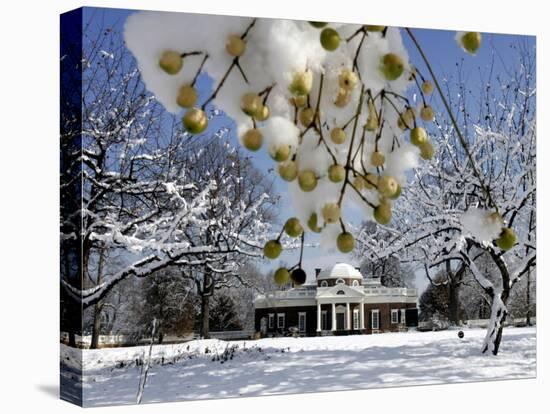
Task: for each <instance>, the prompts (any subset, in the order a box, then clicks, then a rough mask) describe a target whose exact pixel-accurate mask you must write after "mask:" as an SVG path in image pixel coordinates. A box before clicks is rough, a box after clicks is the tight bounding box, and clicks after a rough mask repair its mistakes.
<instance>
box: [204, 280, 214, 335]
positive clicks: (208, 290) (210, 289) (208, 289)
mask: <svg viewBox="0 0 550 414" xmlns="http://www.w3.org/2000/svg"><path fill="white" fill-rule="evenodd" d="M213 293H214V282H213V280H212V275H211V274H210V272H208V271H206V272H205V273H204V282H203V288H202V294H201V336H202V337H203V338H204V339H209V338H210V326H209V325H210V296H212V294H213Z"/></svg>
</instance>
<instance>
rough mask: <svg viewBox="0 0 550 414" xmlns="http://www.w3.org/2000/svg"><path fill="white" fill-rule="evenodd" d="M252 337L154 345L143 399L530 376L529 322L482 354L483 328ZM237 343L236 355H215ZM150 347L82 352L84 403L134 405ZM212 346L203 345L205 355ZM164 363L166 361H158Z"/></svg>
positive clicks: (67, 365) (68, 377) (532, 342)
mask: <svg viewBox="0 0 550 414" xmlns="http://www.w3.org/2000/svg"><path fill="white" fill-rule="evenodd" d="M464 333H465V337H464V338H463V339H459V338H458V337H457V331H456V330H449V331H440V332H407V333H387V334H380V335H354V336H334V337H315V338H274V339H261V340H257V341H231V342H227V341H220V340H197V341H192V342H188V343H186V344H181V345H161V346H155V347H154V348H153V356H154V358H155V363H154V365H153V366H152V367H151V369H150V371H149V376H148V380H147V386H146V388H145V392H144V396H143V402H158V401H175V400H193V399H204V398H220V397H236V396H253V395H268V394H286V393H297V392H313V391H335V390H349V389H365V388H377V387H388V386H403V385H418V384H438V383H446V382H465V381H484V380H495V379H512V378H529V377H534V376H535V375H536V332H535V328H506V329H505V330H504V338H503V342H502V346H501V350H500V353H499V355H498V356H497V357H494V356H488V355H481V354H480V348H481V343H482V340H483V337H484V335H485V330H482V329H471V330H468V329H466V330H464ZM228 346H229V347H232V346H235V347H236V349H235V352H234V353H233V358H232V359H228V360H227V361H223V362H222V361H219V360H215V361H213V360H212V359H213V358H214V357H215V356H216V355H221V354H222V353H223V352H224V350H225V349H226V348H227V347H228ZM146 349H147V347H132V348H115V349H100V350H85V351H83V361H82V363H83V366H84V370H85V375H84V378H83V380H82V387H83V392H84V405H85V406H99V405H109V404H133V403H135V400H136V393H137V388H138V383H139V376H140V367H139V366H136V359H139V358H141V357H142V356H143V355H144V354H145V351H146ZM205 351H208V353H205ZM79 352H80V351H77V350H74V349H71V348H68V347H66V346H62V358H63V361H64V364H62V381H63V386H64V391H63V393H64V394H65V395H67V396H68V397H69V396H70V394H74V393H75V392H78V391H79V388H78V387H79V385H78V384H75V381H74V379H75V378H77V373H76V372H77V371H76V370H75V369H74V366H75V364H76V361H77V360H78V358H79ZM163 359H164V360H163ZM162 362H163V363H164V365H162V364H161V363H162Z"/></svg>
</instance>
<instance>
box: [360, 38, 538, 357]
mask: <svg viewBox="0 0 550 414" xmlns="http://www.w3.org/2000/svg"><path fill="white" fill-rule="evenodd" d="M517 47H518V50H519V53H518V56H519V62H514V63H517V66H515V67H514V68H512V69H510V72H509V73H510V77H509V78H508V79H506V80H503V79H501V78H500V77H498V78H496V79H491V78H489V79H487V81H486V85H487V89H486V90H485V91H484V93H483V94H482V95H481V96H480V97H479V98H478V101H477V105H474V104H470V103H468V102H466V101H465V100H462V101H460V102H459V103H458V107H459V111H458V113H459V114H461V115H462V117H461V118H462V121H461V122H462V123H463V128H462V129H463V130H464V131H467V132H465V133H464V134H461V133H460V130H459V129H458V128H457V127H458V125H457V124H456V121H455V120H454V119H452V118H448V117H446V116H440V117H439V121H438V123H437V127H438V128H437V130H438V133H439V135H440V144H439V148H438V149H437V156H436V157H435V158H434V160H433V161H432V162H431V163H429V164H428V165H426V166H424V167H423V168H421V169H419V170H417V171H416V175H415V179H414V180H413V182H412V183H411V185H410V187H409V188H408V189H407V190H406V191H404V199H405V200H406V202H404V203H401V204H400V206H401V207H402V208H400V209H398V211H396V220H395V222H394V223H395V224H396V226H395V227H396V228H397V229H398V230H392V231H393V234H394V237H393V238H392V239H391V240H390V241H388V242H385V241H382V242H379V239H378V238H377V237H376V236H374V237H372V236H371V237H364V238H363V239H362V242H363V243H362V244H363V249H364V250H365V252H371V254H372V255H375V256H376V257H384V256H389V255H393V254H396V253H397V252H403V251H406V255H407V258H408V260H411V261H415V262H420V263H426V264H427V266H429V267H430V268H434V269H438V268H439V267H440V266H442V265H444V266H445V268H446V269H448V270H449V271H450V273H452V274H453V275H454V276H453V277H450V278H449V283H451V284H454V283H456V282H460V283H462V279H461V278H462V276H461V278H460V279H457V278H456V276H457V275H463V274H464V268H467V269H468V270H469V272H471V274H472V276H473V278H474V280H475V282H476V283H477V284H478V286H479V287H480V288H481V289H482V290H483V291H484V293H485V295H487V297H488V298H489V301H490V303H491V322H490V325H489V327H488V331H487V336H486V338H485V341H484V344H483V349H482V351H483V352H488V351H489V352H491V353H493V354H495V355H496V354H497V353H498V349H499V346H500V342H501V338H502V329H503V324H504V321H505V320H506V316H507V314H508V310H507V307H506V305H507V303H508V300H509V297H510V293H511V291H512V288H513V287H514V286H515V284H516V283H518V282H519V281H520V280H521V279H522V277H523V276H524V275H526V274H528V272H530V271H531V270H532V269H534V266H535V263H536V247H535V243H534V241H535V229H536V226H535V224H534V223H533V220H532V219H531V217H533V214H534V211H535V198H536V197H535V196H536V181H535V170H536V163H535V148H536V145H535V141H536V126H535V107H534V105H535V93H536V92H535V91H536V88H535V83H534V82H535V79H534V70H535V66H534V65H535V63H534V59H533V54H532V51H529V50H526V49H524V48H523V47H522V45H518V46H517ZM507 69H508V68H507ZM489 76H491V75H489ZM494 85H497V87H495V86H494ZM464 140H466V142H464ZM466 210H469V211H470V212H473V213H474V214H475V218H476V220H477V218H480V217H481V220H478V221H475V220H474V222H475V223H476V225H472V224H471V223H472V220H471V219H468V220H467V219H466V214H465V213H464V212H465V211H466ZM476 211H477V213H476ZM485 212H486V213H485ZM491 212H493V213H496V215H491ZM501 219H502V220H503V222H502V223H501V224H500V226H502V225H503V224H504V223H506V226H507V227H508V228H513V229H514V232H515V234H516V235H517V241H516V242H515V243H514V245H513V247H512V248H511V249H509V250H503V249H501V248H500V247H498V246H497V245H496V244H495V243H494V241H493V240H491V239H487V237H486V236H485V234H483V233H487V231H486V229H487V228H490V226H491V225H492V224H491V221H492V222H493V224H494V220H496V221H497V222H498V223H499V222H500V220H501ZM498 223H497V228H501V227H498ZM498 237H499V234H498V233H497V234H496V235H495V236H494V237H493V239H496V238H498ZM482 259H483V260H490V261H491V262H492V266H491V269H494V270H495V274H496V276H497V277H496V278H495V279H491V277H489V276H488V274H487V273H486V270H485V269H486V267H485V268H484V267H482V266H481V265H482V264H483V260H482ZM454 296H455V295H453V297H454Z"/></svg>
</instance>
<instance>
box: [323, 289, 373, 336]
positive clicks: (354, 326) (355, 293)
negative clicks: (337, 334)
mask: <svg viewBox="0 0 550 414" xmlns="http://www.w3.org/2000/svg"><path fill="white" fill-rule="evenodd" d="M363 299H364V294H363V293H362V292H361V291H359V290H358V289H355V288H353V287H350V286H347V285H345V284H343V283H339V284H336V285H334V286H331V287H323V288H318V289H317V295H316V297H315V300H316V302H317V332H321V331H323V330H330V331H336V330H346V331H351V330H364V329H365V306H364V300H363ZM323 305H324V306H323ZM327 305H328V306H327ZM327 307H328V308H329V309H328V310H330V315H331V317H330V327H329V328H328V327H323V324H322V319H321V318H322V315H323V308H327ZM338 315H342V317H343V321H344V323H343V324H342V323H341V324H338ZM354 315H355V316H354ZM323 328H328V329H323Z"/></svg>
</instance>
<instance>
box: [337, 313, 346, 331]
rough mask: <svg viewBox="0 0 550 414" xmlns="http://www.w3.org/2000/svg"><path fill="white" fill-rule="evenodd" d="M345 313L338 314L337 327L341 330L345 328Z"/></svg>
mask: <svg viewBox="0 0 550 414" xmlns="http://www.w3.org/2000/svg"><path fill="white" fill-rule="evenodd" d="M344 316H345V315H344V313H337V314H336V329H337V330H339V331H343V330H344Z"/></svg>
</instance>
